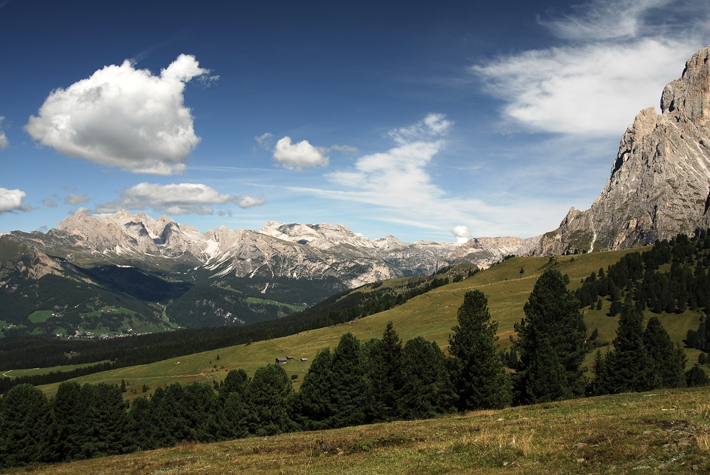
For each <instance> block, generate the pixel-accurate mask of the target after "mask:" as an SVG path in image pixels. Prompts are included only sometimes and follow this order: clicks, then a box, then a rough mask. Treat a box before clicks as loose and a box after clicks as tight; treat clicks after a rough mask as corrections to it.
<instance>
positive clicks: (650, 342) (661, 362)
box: [643, 315, 687, 388]
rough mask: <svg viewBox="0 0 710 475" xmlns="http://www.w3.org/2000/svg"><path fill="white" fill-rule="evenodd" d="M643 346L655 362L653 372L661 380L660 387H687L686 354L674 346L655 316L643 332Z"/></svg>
mask: <svg viewBox="0 0 710 475" xmlns="http://www.w3.org/2000/svg"><path fill="white" fill-rule="evenodd" d="M643 344H644V347H645V348H646V352H647V353H648V355H649V357H650V358H651V360H652V361H653V370H654V372H655V374H656V376H658V378H659V380H660V381H659V383H660V386H661V387H663V388H682V387H685V363H686V361H687V357H686V356H685V352H684V351H683V349H682V348H679V347H675V346H674V345H673V342H671V337H670V336H669V335H668V333H667V332H666V330H665V328H663V325H661V321H660V320H658V317H656V316H655V315H654V316H652V317H651V318H650V319H649V320H648V325H646V330H645V331H644V332H643Z"/></svg>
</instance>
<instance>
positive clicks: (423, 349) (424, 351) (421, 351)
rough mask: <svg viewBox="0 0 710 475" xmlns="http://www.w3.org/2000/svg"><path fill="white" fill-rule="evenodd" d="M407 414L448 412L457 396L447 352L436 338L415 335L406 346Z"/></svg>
mask: <svg viewBox="0 0 710 475" xmlns="http://www.w3.org/2000/svg"><path fill="white" fill-rule="evenodd" d="M403 371H404V381H405V382H404V387H403V389H402V403H401V405H402V407H403V410H404V412H403V415H402V416H403V417H404V418H405V419H418V418H426V417H434V416H435V415H437V414H441V413H444V412H448V411H449V410H450V409H451V408H452V407H453V405H454V402H455V399H456V395H455V393H454V390H453V387H452V385H451V380H450V379H449V374H448V373H447V371H446V367H445V365H444V352H443V351H441V348H439V345H437V344H436V342H433V341H431V342H430V341H427V340H425V339H424V338H423V337H421V336H418V337H416V338H413V339H411V340H409V341H408V342H407V344H406V345H404V366H403Z"/></svg>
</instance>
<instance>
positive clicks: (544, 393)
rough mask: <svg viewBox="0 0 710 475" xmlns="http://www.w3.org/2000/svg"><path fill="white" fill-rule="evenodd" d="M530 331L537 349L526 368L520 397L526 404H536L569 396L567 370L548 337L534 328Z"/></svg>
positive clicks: (570, 394) (570, 395)
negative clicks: (522, 391)
mask: <svg viewBox="0 0 710 475" xmlns="http://www.w3.org/2000/svg"><path fill="white" fill-rule="evenodd" d="M532 333H533V338H534V339H535V342H536V346H537V351H536V352H535V353H534V354H533V357H532V359H530V361H529V363H528V366H527V368H526V376H527V378H528V381H527V384H526V385H525V386H524V391H525V393H524V394H523V395H521V399H522V400H523V401H525V403H526V404H537V403H542V402H550V401H561V400H563V399H569V398H571V397H572V393H571V391H570V387H569V384H568V382H567V372H566V371H565V369H564V367H563V366H562V364H561V363H560V361H559V359H558V358H557V353H556V352H555V351H554V350H553V349H552V346H550V342H549V339H548V338H547V337H546V336H545V335H543V334H542V333H540V331H538V330H537V329H536V328H533V330H532Z"/></svg>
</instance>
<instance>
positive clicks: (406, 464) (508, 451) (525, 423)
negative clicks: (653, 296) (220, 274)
mask: <svg viewBox="0 0 710 475" xmlns="http://www.w3.org/2000/svg"><path fill="white" fill-rule="evenodd" d="M17 472H23V473H26V472H32V473H36V474H38V475H40V474H58V475H59V474H76V473H82V474H85V475H91V474H96V475H98V474H127V475H128V474H131V475H132V474H166V473H170V474H195V473H200V474H230V473H233V474H255V475H259V474H283V475H306V474H308V475H318V474H333V473H339V474H341V473H342V474H378V475H387V474H392V475H394V474H397V475H399V474H403V473H407V474H492V475H496V474H528V475H538V474H540V475H542V474H635V473H639V474H645V473H648V474H653V473H698V474H701V473H710V393H708V391H707V388H700V389H697V388H696V389H683V390H659V391H654V392H649V393H631V394H617V395H614V396H602V397H595V398H587V399H577V400H570V401H561V402H555V403H547V404H539V405H534V406H523V407H512V408H507V409H503V410H490V411H478V412H471V413H467V414H464V415H452V416H446V417H441V418H436V419H429V420H420V421H407V422H392V423H388V424H372V425H366V426H357V427H348V428H345V429H337V430H329V431H317V432H300V433H293V434H282V435H278V436H273V437H266V438H261V437H251V438H247V439H240V440H234V441H229V442H220V443H214V444H196V443H189V444H182V445H179V446H176V447H173V448H169V449H161V450H154V451H146V452H137V453H133V454H129V455H124V456H115V457H104V458H99V459H93V460H86V461H79V462H73V463H68V464H58V465H54V466H40V465H37V466H30V467H25V468H23V469H17V470H14V471H12V473H17Z"/></svg>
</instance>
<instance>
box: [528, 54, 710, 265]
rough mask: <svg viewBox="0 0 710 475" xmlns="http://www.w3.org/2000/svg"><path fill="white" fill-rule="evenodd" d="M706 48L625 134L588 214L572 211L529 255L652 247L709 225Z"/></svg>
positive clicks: (709, 67) (709, 60)
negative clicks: (659, 103)
mask: <svg viewBox="0 0 710 475" xmlns="http://www.w3.org/2000/svg"><path fill="white" fill-rule="evenodd" d="M709 120H710V46H709V47H707V48H704V49H702V50H700V51H698V52H697V53H695V54H694V55H693V56H692V57H691V58H690V59H689V60H688V61H687V62H686V64H685V70H684V71H683V74H682V77H681V78H680V79H677V80H675V81H673V82H671V83H669V84H668V85H667V86H666V87H665V89H664V90H663V94H662V97H661V114H660V115H659V114H657V113H656V110H655V109H654V108H653V107H650V108H648V109H644V110H642V111H641V112H640V113H639V114H638V115H637V116H636V119H635V120H634V123H633V124H632V125H630V126H629V128H628V129H627V130H626V132H625V133H624V135H623V137H622V139H621V144H620V146H619V153H618V154H617V156H616V160H615V161H614V164H613V166H612V168H611V176H610V177H609V180H608V181H607V183H606V186H605V187H604V189H603V190H602V192H601V194H600V195H599V197H598V198H597V199H596V200H595V201H594V204H593V205H592V207H591V208H590V209H588V210H587V211H578V210H576V209H574V208H572V209H571V210H570V211H569V213H568V214H567V216H566V217H565V219H564V220H563V221H562V223H561V224H560V226H559V228H557V230H555V231H552V232H549V233H546V234H545V235H543V237H542V239H541V240H540V242H539V244H538V246H537V248H536V249H535V250H534V251H533V254H535V255H544V254H563V253H565V252H574V251H575V250H576V251H580V252H581V251H587V252H591V251H606V250H611V249H626V248H633V247H639V246H644V245H647V244H651V243H653V242H655V241H656V239H669V238H671V237H673V236H675V235H677V234H678V233H686V234H691V233H693V232H694V231H695V230H696V229H698V228H707V227H708V225H709V224H710V215H709V212H708V208H710V127H709V125H710V123H709V122H708V121H709Z"/></svg>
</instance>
